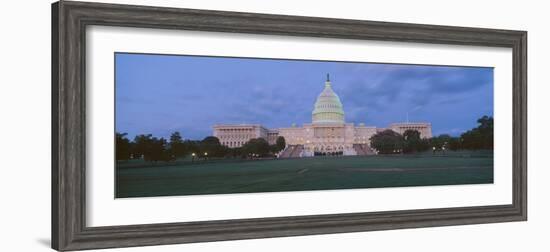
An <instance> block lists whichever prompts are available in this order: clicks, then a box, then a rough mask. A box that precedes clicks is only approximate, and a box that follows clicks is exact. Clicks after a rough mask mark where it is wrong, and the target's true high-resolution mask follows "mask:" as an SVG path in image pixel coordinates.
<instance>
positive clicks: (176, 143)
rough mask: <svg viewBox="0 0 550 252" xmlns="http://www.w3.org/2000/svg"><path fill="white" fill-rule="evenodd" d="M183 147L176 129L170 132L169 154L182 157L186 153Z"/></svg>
mask: <svg viewBox="0 0 550 252" xmlns="http://www.w3.org/2000/svg"><path fill="white" fill-rule="evenodd" d="M185 147H186V146H185V144H184V143H183V139H182V137H181V134H180V133H179V132H177V131H176V132H174V133H172V135H171V136H170V148H169V149H170V154H171V155H172V156H174V157H175V158H180V157H184V156H185V155H186V154H187V149H186V148H185Z"/></svg>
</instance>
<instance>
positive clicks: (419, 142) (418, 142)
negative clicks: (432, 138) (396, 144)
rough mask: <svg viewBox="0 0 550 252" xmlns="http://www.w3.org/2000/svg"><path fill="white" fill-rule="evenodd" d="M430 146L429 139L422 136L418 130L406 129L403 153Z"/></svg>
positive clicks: (418, 150) (425, 148) (424, 149)
mask: <svg viewBox="0 0 550 252" xmlns="http://www.w3.org/2000/svg"><path fill="white" fill-rule="evenodd" d="M429 148H430V142H429V140H428V139H425V138H424V139H423V138H420V132H418V131H417V130H406V131H405V132H404V133H403V153H415V152H421V151H426V150H428V149H429Z"/></svg>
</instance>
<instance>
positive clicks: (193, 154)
mask: <svg viewBox="0 0 550 252" xmlns="http://www.w3.org/2000/svg"><path fill="white" fill-rule="evenodd" d="M195 156H196V154H195V152H193V153H191V162H193V161H195Z"/></svg>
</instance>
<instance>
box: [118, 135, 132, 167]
mask: <svg viewBox="0 0 550 252" xmlns="http://www.w3.org/2000/svg"><path fill="white" fill-rule="evenodd" d="M127 135H128V134H127V133H116V145H115V147H116V160H117V161H120V160H128V159H130V140H128V138H126V136H127Z"/></svg>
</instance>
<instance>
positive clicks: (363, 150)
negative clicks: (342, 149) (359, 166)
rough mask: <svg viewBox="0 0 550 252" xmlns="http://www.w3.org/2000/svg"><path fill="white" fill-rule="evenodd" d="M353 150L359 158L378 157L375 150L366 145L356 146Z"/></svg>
mask: <svg viewBox="0 0 550 252" xmlns="http://www.w3.org/2000/svg"><path fill="white" fill-rule="evenodd" d="M353 149H354V150H355V152H356V153H357V156H369V155H376V153H375V152H374V150H373V149H371V148H370V147H369V146H368V145H366V144H354V145H353Z"/></svg>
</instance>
